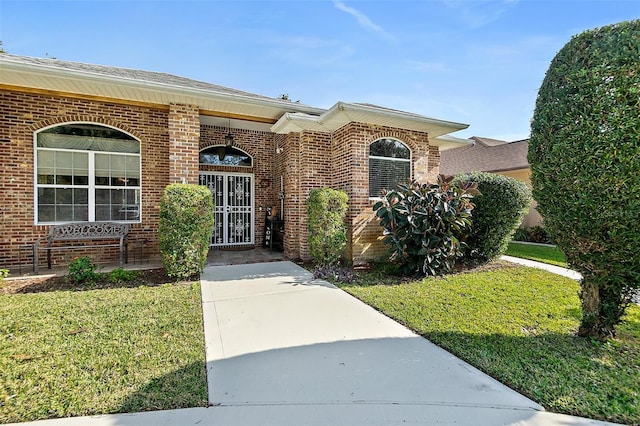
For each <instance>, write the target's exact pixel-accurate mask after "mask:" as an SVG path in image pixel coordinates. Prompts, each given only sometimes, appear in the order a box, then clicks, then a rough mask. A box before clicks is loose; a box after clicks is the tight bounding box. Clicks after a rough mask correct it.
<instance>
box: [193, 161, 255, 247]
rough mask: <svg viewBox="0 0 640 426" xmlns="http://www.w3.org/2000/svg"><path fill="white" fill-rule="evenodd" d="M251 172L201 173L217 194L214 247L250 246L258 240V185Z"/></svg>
mask: <svg viewBox="0 0 640 426" xmlns="http://www.w3.org/2000/svg"><path fill="white" fill-rule="evenodd" d="M253 180H254V179H253V175H252V174H249V173H222V172H200V185H204V186H206V187H207V188H209V190H210V191H211V194H212V195H213V202H214V203H215V207H214V211H213V212H214V217H215V219H214V225H213V232H212V234H211V247H235V246H250V245H253V244H254V241H255V235H254V234H255V230H254V209H253V204H254V183H253Z"/></svg>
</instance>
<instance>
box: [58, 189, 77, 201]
mask: <svg viewBox="0 0 640 426" xmlns="http://www.w3.org/2000/svg"><path fill="white" fill-rule="evenodd" d="M72 203H73V190H72V189H61V188H57V189H56V204H72Z"/></svg>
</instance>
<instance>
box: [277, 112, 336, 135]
mask: <svg viewBox="0 0 640 426" xmlns="http://www.w3.org/2000/svg"><path fill="white" fill-rule="evenodd" d="M318 118H319V117H318V116H315V115H309V114H304V113H298V112H293V113H292V112H287V113H285V114H283V115H282V117H280V119H279V120H278V121H277V122H276V123H275V124H274V125H273V126H271V132H273V133H279V134H288V133H292V132H294V133H299V132H302V131H305V130H307V131H316V132H326V133H328V132H331V131H332V130H331V129H329V128H327V127H326V126H324V125H323V124H322V123H320V121H319V119H318Z"/></svg>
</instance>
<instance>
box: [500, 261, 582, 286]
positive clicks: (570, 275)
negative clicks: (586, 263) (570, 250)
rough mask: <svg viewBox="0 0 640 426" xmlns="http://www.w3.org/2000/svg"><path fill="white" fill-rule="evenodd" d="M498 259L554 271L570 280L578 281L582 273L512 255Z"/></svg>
mask: <svg viewBox="0 0 640 426" xmlns="http://www.w3.org/2000/svg"><path fill="white" fill-rule="evenodd" d="M500 259H502V260H506V261H507V262H511V263H517V264H518V265H524V266H528V267H530V268H537V269H544V270H545V271H548V272H551V273H554V274H556V275H562V276H563V277H567V278H571V279H572V280H576V281H580V280H581V279H582V275H581V274H580V272H577V271H574V270H572V269H567V268H563V267H560V266H556V265H549V264H548V263H542V262H536V261H534V260H529V259H522V258H520V257H513V256H500Z"/></svg>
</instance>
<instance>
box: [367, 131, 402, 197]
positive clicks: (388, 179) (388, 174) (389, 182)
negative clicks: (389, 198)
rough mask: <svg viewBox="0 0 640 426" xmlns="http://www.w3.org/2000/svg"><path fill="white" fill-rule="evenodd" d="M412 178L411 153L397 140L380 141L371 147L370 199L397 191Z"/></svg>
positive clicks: (385, 139)
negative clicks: (396, 189)
mask: <svg viewBox="0 0 640 426" xmlns="http://www.w3.org/2000/svg"><path fill="white" fill-rule="evenodd" d="M410 177H411V151H410V150H409V148H407V146H406V145H405V144H403V143H402V142H400V141H399V140H397V139H389V138H384V139H378V140H377V141H375V142H373V143H372V144H371V145H370V146H369V197H380V193H381V191H382V189H395V188H396V185H397V184H398V183H401V182H404V181H406V180H407V179H408V178H410Z"/></svg>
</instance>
